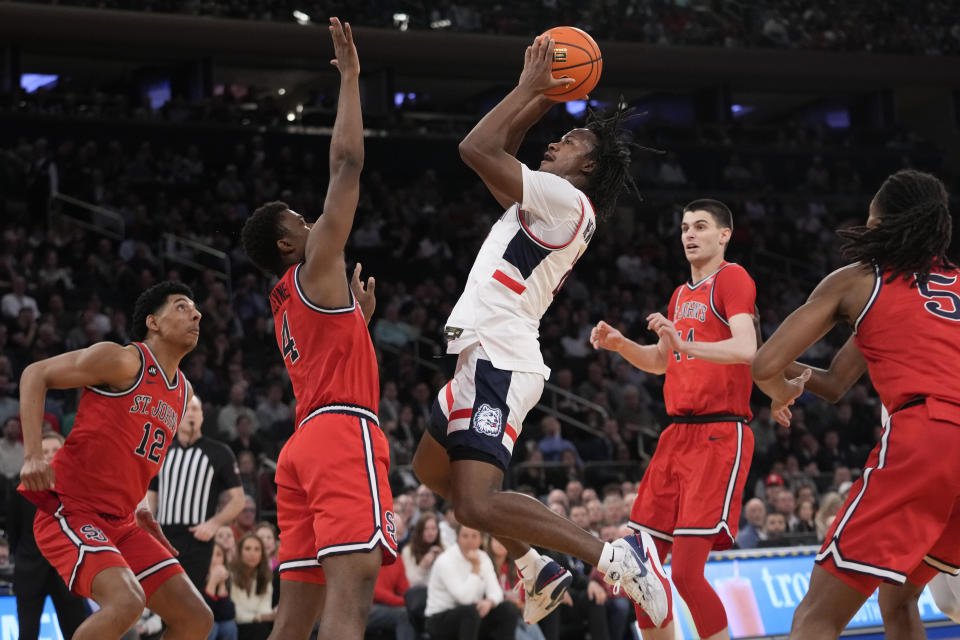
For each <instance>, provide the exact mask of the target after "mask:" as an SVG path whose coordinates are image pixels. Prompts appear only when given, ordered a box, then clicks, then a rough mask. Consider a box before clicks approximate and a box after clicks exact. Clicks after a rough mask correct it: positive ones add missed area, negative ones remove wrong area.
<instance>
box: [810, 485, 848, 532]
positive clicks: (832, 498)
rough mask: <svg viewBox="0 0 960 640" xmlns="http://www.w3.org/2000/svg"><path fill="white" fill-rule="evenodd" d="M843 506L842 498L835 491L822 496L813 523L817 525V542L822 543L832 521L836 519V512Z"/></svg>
mask: <svg viewBox="0 0 960 640" xmlns="http://www.w3.org/2000/svg"><path fill="white" fill-rule="evenodd" d="M841 506H843V496H841V495H840V494H839V493H837V492H835V491H831V492H830V493H828V494H826V495H825V496H823V500H821V501H820V510H819V511H817V515H816V517H814V521H815V522H816V524H817V540H819V541H821V542H823V539H824V538H825V537H826V535H827V530H828V529H829V528H830V525H831V524H833V519H834V518H836V517H837V512H838V511H840V507H841Z"/></svg>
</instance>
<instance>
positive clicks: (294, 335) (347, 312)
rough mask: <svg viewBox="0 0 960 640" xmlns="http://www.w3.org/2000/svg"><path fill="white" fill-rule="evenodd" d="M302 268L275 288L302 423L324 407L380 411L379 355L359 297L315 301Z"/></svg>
mask: <svg viewBox="0 0 960 640" xmlns="http://www.w3.org/2000/svg"><path fill="white" fill-rule="evenodd" d="M302 266H303V265H302V264H298V265H296V266H293V267H290V268H289V269H287V272H286V273H284V274H283V277H282V278H280V281H279V282H277V284H276V285H275V286H274V287H273V290H272V291H271V292H270V308H271V309H272V310H273V322H274V325H275V330H276V334H277V346H279V347H280V353H281V355H282V356H283V364H284V365H285V366H286V367H287V372H288V373H289V374H290V382H291V384H292V385H293V395H294V396H295V397H296V398H297V427H299V426H300V424H301V423H302V422H303V420H304V419H305V418H306V417H307V416H308V415H310V412H311V411H313V410H314V409H317V408H319V407H326V406H331V405H344V406H347V407H354V408H355V407H363V408H364V409H366V410H368V411H372V412H376V411H377V407H378V406H379V404H380V377H379V372H378V369H377V356H376V354H375V353H374V350H373V342H372V341H371V340H370V333H369V332H368V331H367V323H366V321H365V320H364V318H363V313H362V312H361V311H360V305H358V304H357V301H356V300H355V299H353V300H352V302H351V304H350V306H348V307H343V308H341V309H329V308H326V307H321V306H319V305H317V304H314V303H313V302H312V301H310V300H309V299H308V298H307V296H306V294H305V293H304V291H303V289H302V288H301V286H300V270H301V267H302ZM350 296H351V298H353V294H352V293H351V294H350Z"/></svg>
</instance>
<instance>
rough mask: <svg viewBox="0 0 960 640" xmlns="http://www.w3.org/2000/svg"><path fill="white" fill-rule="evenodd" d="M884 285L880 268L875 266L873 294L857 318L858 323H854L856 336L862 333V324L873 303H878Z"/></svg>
mask: <svg viewBox="0 0 960 640" xmlns="http://www.w3.org/2000/svg"><path fill="white" fill-rule="evenodd" d="M882 284H883V278H881V277H880V268H879V267H877V265H873V292H872V293H871V294H870V299H869V300H867V304H865V305H863V310H862V311H861V312H860V315H858V316H857V321H856V322H854V323H853V333H854V335H856V334H857V332H858V331H860V323H861V322H863V319H864V318H865V317H866V315H867V312H868V311H870V308H871V307H873V303H874V302H876V301H877V296H878V295H880V287H881V285H882Z"/></svg>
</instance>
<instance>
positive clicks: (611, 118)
mask: <svg viewBox="0 0 960 640" xmlns="http://www.w3.org/2000/svg"><path fill="white" fill-rule="evenodd" d="M623 104H624V102H623V99H622V98H621V99H620V100H618V102H617V105H618V106H617V107H616V108H615V109H614V110H613V112H612V113H610V114H609V115H603V114H600V113H598V112H596V111H594V110H593V109H589V110H588V112H587V124H586V129H587V130H589V131H590V132H592V133H593V135H595V136H596V137H597V146H596V147H595V148H594V150H593V152H592V154H591V159H592V160H595V161H596V163H597V164H596V167H595V168H594V170H593V173H592V174H591V175H590V184H589V186H588V187H587V188H586V189H585V192H586V194H587V195H588V196H590V200H591V202H593V206H594V208H595V209H596V212H597V218H598V219H599V220H605V219H607V218H609V217H610V216H611V215H612V214H613V212H614V210H615V209H616V207H617V199H618V198H619V197H620V194H621V192H623V191H624V190H630V191H632V192H633V193H635V194H636V196H637V197H638V198H640V197H641V196H640V191H639V189H637V185H636V183H635V182H634V180H633V177H632V176H631V175H630V157H631V153H632V151H633V149H634V148H636V149H641V150H643V151H651V152H653V153H663V151H659V150H657V149H649V148H647V147H642V146H640V145H638V144H636V143H635V142H633V136H632V135H631V133H630V131H629V130H628V129H626V128H625V127H624V126H623V125H624V123H625V122H627V121H628V120H630V119H632V118H634V117H636V116H635V115H634V114H633V109H627V108H624V107H623V106H622V105H623ZM641 199H642V198H641Z"/></svg>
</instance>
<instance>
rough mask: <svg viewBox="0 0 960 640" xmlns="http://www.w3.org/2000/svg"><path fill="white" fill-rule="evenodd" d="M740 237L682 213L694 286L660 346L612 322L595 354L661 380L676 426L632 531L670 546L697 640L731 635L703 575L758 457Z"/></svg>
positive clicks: (714, 211)
mask: <svg viewBox="0 0 960 640" xmlns="http://www.w3.org/2000/svg"><path fill="white" fill-rule="evenodd" d="M732 232H733V216H732V214H731V213H730V209H729V208H727V206H726V205H724V204H723V203H722V202H719V201H717V200H709V199H703V200H695V201H693V202H691V203H690V204H688V205H687V206H686V207H685V208H684V210H683V222H682V225H681V240H682V242H683V248H684V252H685V254H686V256H687V260H688V261H689V262H690V280H689V282H687V283H684V284H682V285H680V286H679V287H677V290H676V291H675V292H674V293H673V296H672V297H671V299H670V306H669V307H668V309H667V317H664V316H663V315H662V314H660V313H654V314H651V315H650V316H649V317H648V318H647V321H648V323H649V324H648V326H649V328H650V329H651V330H652V331H655V332H657V335H658V336H659V341H658V342H657V344H655V345H639V344H637V343H635V342H633V341H631V340H628V339H627V338H625V337H624V336H623V335H622V334H621V333H620V332H619V331H617V330H616V329H614V328H613V327H611V326H610V325H608V324H607V323H605V322H600V323H599V324H598V325H597V326H596V327H595V328H594V330H593V332H592V334H591V342H592V343H593V346H594V348H604V349H610V350H612V351H616V352H618V353H619V354H620V355H622V356H623V357H624V358H626V359H627V360H628V361H629V362H630V363H631V364H633V365H634V366H635V367H637V368H639V369H642V370H644V371H647V372H650V373H657V374H660V373H664V374H666V380H665V382H664V387H663V395H664V399H665V400H666V404H667V412H668V413H669V414H670V416H671V419H672V421H673V424H672V425H671V426H670V427H668V428H667V429H666V430H665V431H664V432H663V434H661V436H660V442H659V445H658V446H657V451H656V453H654V455H653V459H652V460H651V461H650V465H649V466H648V467H647V471H646V473H645V474H644V476H643V480H642V481H641V483H640V488H639V490H638V495H637V500H636V502H635V503H634V507H633V512H632V513H631V514H630V526H631V527H632V528H633V529H636V530H639V531H646V532H647V533H649V534H650V535H651V536H653V538H654V540H655V541H656V543H657V549H658V551H659V552H660V557H661V558H665V557H666V554H667V551H668V550H670V548H671V546H672V551H673V560H672V563H673V581H674V584H676V586H677V591H678V592H679V593H680V595H681V596H682V597H683V600H684V602H686V603H687V606H688V607H689V608H690V613H691V615H692V616H693V620H694V623H695V624H696V626H697V632H698V633H699V634H700V637H701V638H710V639H715V638H717V639H719V638H729V637H730V635H729V633H728V631H727V617H726V613H725V612H724V609H723V603H722V602H720V598H719V597H718V596H717V594H716V592H715V591H714V590H713V588H712V587H711V586H710V584H709V583H708V582H707V580H706V578H704V575H703V569H704V566H705V565H706V562H707V556H708V554H709V553H710V550H711V549H729V548H730V547H731V546H732V545H733V542H734V539H735V538H736V535H737V524H738V522H739V519H740V506H741V501H742V497H743V486H744V483H745V482H746V479H747V474H748V472H749V470H750V460H751V457H752V456H753V433H752V432H751V431H750V429H749V428H747V427H746V423H747V422H748V421H749V420H750V417H751V415H752V414H751V412H750V391H751V389H752V388H753V383H752V381H751V379H750V366H749V364H750V360H751V359H752V358H753V355H754V353H755V352H756V350H757V335H756V330H755V328H754V323H753V318H754V309H755V303H756V286H755V285H754V283H753V279H752V278H750V276H749V275H748V274H747V272H746V270H744V268H743V267H741V266H740V265H737V264H734V263H730V262H727V261H726V260H724V251H725V250H726V247H727V243H728V242H729V241H730V235H731V233H732ZM637 621H638V624H639V625H640V628H641V629H642V630H643V637H644V638H646V639H647V640H650V639H651V638H664V639H666V638H673V637H674V629H673V623H672V621H671V619H670V618H668V619H667V623H665V624H664V625H663V626H661V628H659V629H655V628H653V625H652V623H651V621H650V619H649V617H648V616H647V615H646V614H644V613H643V612H642V611H641V610H639V609H638V610H637Z"/></svg>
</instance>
